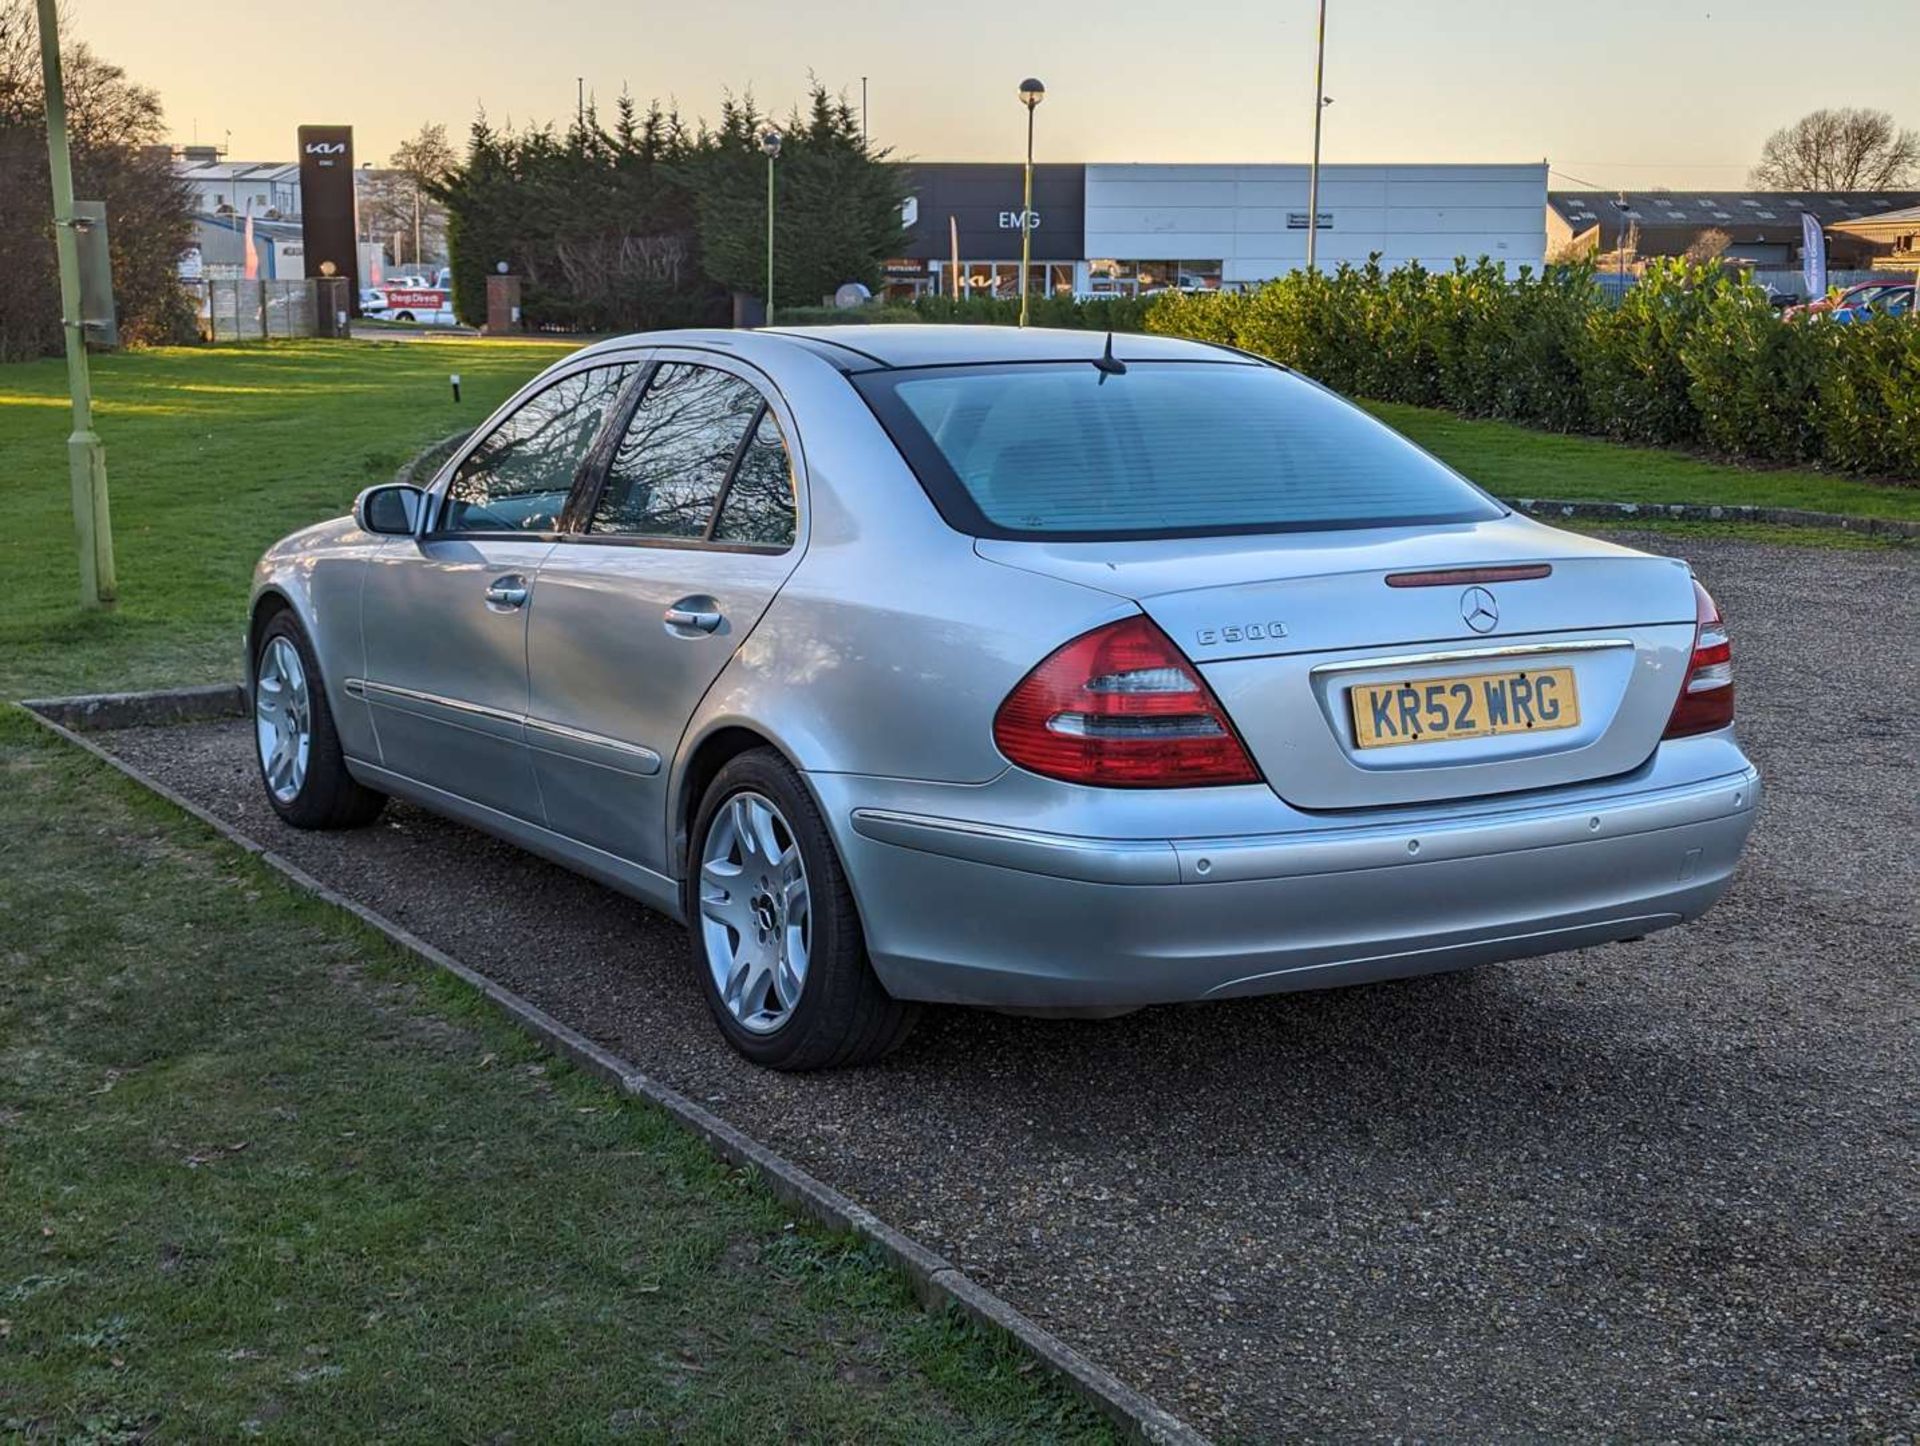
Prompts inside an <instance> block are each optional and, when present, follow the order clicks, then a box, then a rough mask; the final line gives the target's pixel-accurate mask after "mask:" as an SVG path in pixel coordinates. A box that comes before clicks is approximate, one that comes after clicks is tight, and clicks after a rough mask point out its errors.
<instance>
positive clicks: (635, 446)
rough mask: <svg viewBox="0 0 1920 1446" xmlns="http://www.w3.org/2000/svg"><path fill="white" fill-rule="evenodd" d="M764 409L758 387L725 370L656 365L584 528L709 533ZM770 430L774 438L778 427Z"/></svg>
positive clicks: (614, 532)
mask: <svg viewBox="0 0 1920 1446" xmlns="http://www.w3.org/2000/svg"><path fill="white" fill-rule="evenodd" d="M763 406H764V404H763V402H762V400H761V397H760V393H759V392H758V391H756V390H755V389H754V388H753V387H751V386H749V385H748V384H747V383H746V382H743V381H741V380H740V379H739V378H738V377H734V376H729V375H728V374H727V373H726V372H722V371H716V370H714V369H713V368H712V367H703V366H693V365H691V364H689V363H685V362H669V363H667V364H666V365H664V366H662V367H661V368H660V369H659V370H658V371H657V372H655V373H654V375H653V380H652V381H650V382H649V383H648V384H647V390H646V393H645V394H644V395H643V396H642V397H641V398H640V402H639V405H638V406H636V407H635V408H634V412H633V420H632V421H631V422H630V423H628V425H627V430H626V433H625V435H624V436H622V437H621V439H620V445H619V447H618V448H616V449H615V451H614V454H613V461H612V464H611V465H610V466H609V467H608V469H607V481H606V485H605V486H604V487H603V488H602V489H601V492H600V499H599V502H598V503H597V504H596V505H595V507H594V510H593V520H592V524H591V526H590V529H589V530H590V531H592V532H594V533H596V534H598V535H600V536H610V537H650V538H668V539H681V540H685V541H695V542H697V541H700V540H703V539H705V538H707V537H708V536H710V535H711V532H712V528H713V523H714V513H715V509H716V507H717V506H718V505H719V502H720V498H721V495H722V494H723V493H724V492H725V491H726V487H727V479H728V478H729V477H730V476H732V475H733V471H734V467H735V464H736V463H737V462H739V461H740V459H741V457H742V453H743V451H744V452H746V453H749V454H756V453H759V452H760V448H759V447H758V446H757V445H750V441H751V440H752V439H754V438H755V437H756V435H757V434H756V433H755V426H756V423H757V422H758V420H759V417H760V413H761V411H762V409H763ZM773 435H774V437H775V439H776V442H777V439H778V436H779V429H778V427H777V426H776V427H775V429H774V433H773ZM781 450H782V453H783V455H784V448H782V449H781ZM759 471H760V472H761V473H764V471H765V467H764V463H762V464H760V466H759ZM762 489H763V490H764V484H762ZM744 506H745V504H743V508H744ZM742 515H743V517H744V511H743V514H742ZM740 525H742V526H746V525H748V524H746V523H745V522H742V523H741V524H740Z"/></svg>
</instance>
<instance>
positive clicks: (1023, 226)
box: [1020, 77, 1047, 326]
mask: <svg viewBox="0 0 1920 1446" xmlns="http://www.w3.org/2000/svg"><path fill="white" fill-rule="evenodd" d="M1046 98H1047V88H1046V87H1045V86H1044V85H1042V84H1041V83H1040V82H1039V81H1037V80H1034V79H1032V78H1031V77H1029V78H1028V79H1026V80H1023V81H1021V82H1020V104H1022V105H1024V106H1025V107H1026V108H1027V181H1026V190H1025V192H1024V194H1023V195H1022V197H1021V201H1020V324H1021V325H1022V326H1025V325H1026V324H1027V286H1028V282H1027V271H1028V269H1029V267H1030V264H1031V261H1032V257H1033V112H1034V109H1035V108H1036V107H1037V106H1038V105H1039V104H1040V102H1041V101H1043V100H1045V99H1046Z"/></svg>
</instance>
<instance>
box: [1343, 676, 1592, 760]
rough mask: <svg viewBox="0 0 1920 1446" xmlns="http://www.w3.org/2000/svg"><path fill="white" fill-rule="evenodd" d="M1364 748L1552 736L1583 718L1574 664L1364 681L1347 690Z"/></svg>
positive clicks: (1358, 738)
mask: <svg viewBox="0 0 1920 1446" xmlns="http://www.w3.org/2000/svg"><path fill="white" fill-rule="evenodd" d="M1347 702H1348V705H1349V706H1350V707H1351V708H1352V709H1353V737H1354V741H1355V742H1356V743H1358V744H1359V745H1360V746H1361V747H1362V748H1392V747H1394V746H1396V745H1398V744H1402V743H1439V742H1442V741H1444V740H1446V739H1449V738H1491V737H1494V736H1496V735H1498V734H1502V733H1550V732H1552V731H1553V730H1554V729H1556V728H1572V727H1575V726H1577V725H1578V724H1579V722H1580V695H1579V692H1578V690H1577V689H1576V688H1575V687H1574V682H1573V669H1571V668H1527V669H1524V670H1522V671H1519V672H1513V673H1477V674H1474V675H1473V676H1471V677H1464V678H1432V679H1429V680H1426V681H1423V682H1418V683H1362V684H1361V685H1360V686H1359V687H1357V688H1349V689H1348V690H1347Z"/></svg>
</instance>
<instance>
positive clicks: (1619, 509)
mask: <svg viewBox="0 0 1920 1446" xmlns="http://www.w3.org/2000/svg"><path fill="white" fill-rule="evenodd" d="M1511 505H1512V506H1514V507H1517V508H1519V509H1520V510H1521V511H1522V512H1524V513H1526V514H1527V515H1528V516H1529V517H1539V518H1554V517H1586V518H1592V519H1596V520H1598V521H1603V522H1625V523H1634V522H1750V523H1762V524H1765V525H1768V526H1772V527H1812V528H1820V529H1824V530H1826V531H1829V532H1856V533H1859V534H1860V535H1861V536H1863V537H1899V538H1916V537H1920V522H1906V521H1902V520H1900V519H1897V518H1892V517H1851V516H1848V515H1847V514H1846V513H1844V512H1810V511H1808V510H1807V509H1805V508H1803V507H1741V506H1726V505H1724V504H1720V503H1711V504H1709V503H1704V502H1574V501H1569V500H1566V499H1563V498H1554V497H1516V498H1513V499H1511Z"/></svg>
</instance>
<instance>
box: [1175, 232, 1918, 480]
mask: <svg viewBox="0 0 1920 1446" xmlns="http://www.w3.org/2000/svg"><path fill="white" fill-rule="evenodd" d="M1146 328H1147V330H1149V331H1155V332H1161V333H1164V334H1166V335H1170V336H1189V337H1195V338H1198V339H1201V340H1205V341H1217V342H1225V343H1227V344H1229V345H1233V346H1238V347H1243V348H1245V349H1246V350H1248V351H1253V352H1258V353H1260V354H1262V355H1264V356H1270V357H1273V358H1274V359H1275V360H1278V361H1282V362H1285V363H1286V364H1287V365H1289V366H1292V367H1294V368H1296V369H1298V370H1299V371H1302V372H1304V373H1305V374H1307V375H1308V376H1311V377H1313V378H1315V379H1316V380H1318V381H1320V382H1323V383H1325V384H1326V385H1328V386H1330V387H1332V388H1334V389H1335V390H1336V391H1341V392H1346V393H1349V394H1351V395H1354V396H1362V397H1371V398H1375V399H1377V400H1380V401H1391V402H1410V403H1413V404H1415V405H1418V406H1428V407H1445V408H1448V409H1450V410H1452V411H1455V412H1458V413H1460V414H1461V415H1463V416H1470V417H1498V418H1503V419H1505V420H1508V421H1514V422H1523V423H1527V424H1529V425H1533V426H1539V427H1546V428H1550V429H1552V430H1554V431H1563V432H1574V431H1580V432H1597V433H1600V434H1603V435H1606V436H1610V437H1615V438H1618V439H1619V440H1622V441H1630V442H1640V443H1648V444H1652V445H1658V446H1669V445H1691V444H1704V445H1706V446H1709V447H1712V448H1714V449H1715V450H1717V451H1720V452H1724V453H1728V454H1731V455H1735V456H1740V457H1745V458H1749V459H1752V460H1754V461H1763V462H1781V463H1801V464H1804V463H1816V464H1819V465H1823V466H1827V467H1831V468H1835V469H1838V470H1845V471H1852V472H1864V473H1869V474H1873V475H1878V476H1886V477H1898V478H1909V479H1920V322H1916V321H1913V320H1911V319H1902V318H1880V319H1876V320H1873V321H1867V322H1860V323H1855V324H1853V325H1839V324H1836V323H1834V322H1832V321H1827V320H1811V319H1806V320H1793V321H1787V320H1783V319H1782V318H1781V317H1780V316H1779V315H1778V314H1777V313H1776V312H1775V311H1774V310H1773V308H1772V307H1771V306H1770V305H1769V304H1768V302H1767V298H1766V296H1765V294H1764V293H1762V292H1761V291H1760V290H1759V289H1758V288H1757V287H1755V286H1753V285H1752V284H1751V282H1750V281H1748V280H1747V279H1746V278H1744V277H1740V276H1735V275H1732V274H1730V273H1728V272H1727V271H1725V270H1724V269H1723V268H1720V267H1718V266H1712V265H1707V266H1694V265H1689V264H1687V263H1685V262H1681V261H1672V262H1657V263H1655V264H1654V265H1652V266H1650V267H1649V268H1648V270H1647V272H1646V274H1645V275H1644V276H1643V277H1642V278H1641V280H1640V282H1639V284H1638V285H1636V286H1634V287H1633V288H1632V289H1631V290H1630V291H1628V292H1627V293H1626V295H1625V296H1624V297H1622V298H1621V299H1620V301H1619V302H1618V303H1617V304H1614V303H1609V302H1608V300H1607V299H1606V298H1605V297H1604V296H1603V295H1602V294H1601V292H1600V291H1599V289H1598V288H1597V287H1596V286H1595V285H1594V284H1593V276H1592V273H1591V271H1589V270H1587V269H1585V268H1583V267H1551V268H1548V269H1547V271H1546V272H1544V273H1543V274H1535V273H1534V272H1532V271H1531V270H1530V269H1527V268H1522V269H1521V271H1520V273H1519V274H1518V275H1517V276H1514V277H1508V276H1506V275H1505V274H1504V273H1503V272H1502V271H1501V269H1500V268H1499V267H1498V266H1496V265H1494V264H1493V263H1492V262H1490V261H1481V262H1480V263H1479V264H1477V265H1468V264H1467V263H1465V262H1458V263H1456V264H1455V266H1454V268H1453V270H1451V271H1441V272H1434V271H1428V270H1426V269H1425V268H1424V267H1421V266H1419V265H1408V266H1403V267H1399V268H1397V269H1395V270H1393V271H1383V270H1382V269H1381V268H1380V267H1379V265H1378V264H1377V263H1370V264H1368V265H1366V266H1361V267H1353V266H1342V267H1341V268H1339V269H1338V270H1337V271H1332V272H1315V273H1307V272H1295V273H1293V274H1292V275H1290V276H1286V277H1283V278H1281V279H1279V280H1277V281H1271V282H1269V283H1267V284H1266V285H1265V286H1263V287H1261V288H1260V289H1259V290H1257V291H1253V292H1247V293H1242V294H1224V293H1223V294H1216V295H1204V294H1189V293H1166V294H1163V295H1161V296H1159V297H1157V298H1155V299H1154V300H1153V302H1152V304H1151V307H1150V310H1149V312H1148V314H1147V316H1146ZM1547 480H1550V479H1543V481H1547ZM1543 490H1548V489H1543Z"/></svg>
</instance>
